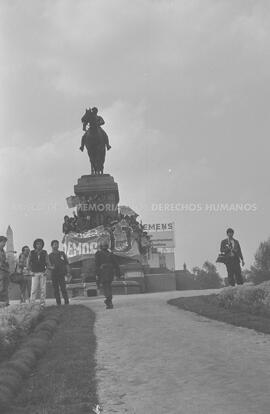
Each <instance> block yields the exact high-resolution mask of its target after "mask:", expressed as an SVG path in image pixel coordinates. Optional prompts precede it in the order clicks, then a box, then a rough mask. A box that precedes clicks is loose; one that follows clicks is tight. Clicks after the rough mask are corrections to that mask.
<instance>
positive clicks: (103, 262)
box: [95, 241, 120, 309]
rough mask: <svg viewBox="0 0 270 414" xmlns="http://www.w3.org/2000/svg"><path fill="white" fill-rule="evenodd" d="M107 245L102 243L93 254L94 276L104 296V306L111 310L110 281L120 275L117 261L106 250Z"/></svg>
mask: <svg viewBox="0 0 270 414" xmlns="http://www.w3.org/2000/svg"><path fill="white" fill-rule="evenodd" d="M108 248H109V244H108V243H107V242H105V241H104V242H102V243H101V245H100V250H98V251H97V252H96V254H95V265H96V276H97V285H98V287H99V286H100V283H101V284H102V286H103V293H104V296H105V298H106V299H105V301H104V303H105V305H106V308H107V309H112V308H113V304H112V281H113V278H114V275H115V274H116V275H117V276H118V275H119V273H120V270H119V266H118V263H117V259H116V257H115V256H114V254H113V253H112V252H110V251H109V250H108Z"/></svg>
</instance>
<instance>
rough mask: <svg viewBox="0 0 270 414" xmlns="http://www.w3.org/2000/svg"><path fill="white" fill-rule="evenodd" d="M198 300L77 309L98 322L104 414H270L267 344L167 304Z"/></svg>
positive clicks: (98, 301)
mask: <svg viewBox="0 0 270 414" xmlns="http://www.w3.org/2000/svg"><path fill="white" fill-rule="evenodd" d="M212 292H213V291H204V292H203V293H205V294H208V293H212ZM196 294H198V295H201V294H202V291H197V292H187V291H185V292H180V291H178V292H166V293H165V292H164V293H155V294H144V295H129V296H116V297H115V298H114V303H115V308H114V309H113V310H105V307H104V303H103V299H102V298H92V299H89V300H84V301H81V302H82V303H83V304H84V305H86V306H90V307H91V309H93V310H94V311H95V312H96V315H97V319H96V327H95V332H96V335H97V342H98V348H97V356H96V358H97V363H98V367H97V369H98V372H97V379H98V394H99V400H100V403H101V405H102V407H103V414H109V413H110V414H112V413H121V414H124V413H136V414H143V413H147V414H154V413H155V414H242V413H243V414H255V413H256V414H264V413H265V414H269V412H270V408H269V395H270V393H269V391H270V369H269V366H270V352H269V345H270V337H269V336H267V335H263V334H257V333H256V332H255V331H252V330H249V329H245V328H238V327H234V326H231V325H227V324H224V323H222V322H216V321H213V320H209V319H206V318H203V317H201V316H198V315H196V314H193V313H191V312H186V311H184V310H180V309H177V308H175V307H174V306H170V305H168V304H167V300H168V299H171V298H175V297H179V296H181V295H182V296H189V295H196ZM76 302H77V301H76Z"/></svg>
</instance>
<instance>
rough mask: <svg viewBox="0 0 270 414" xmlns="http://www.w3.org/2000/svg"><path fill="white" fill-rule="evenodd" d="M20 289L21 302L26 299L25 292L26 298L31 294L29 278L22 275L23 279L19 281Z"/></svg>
mask: <svg viewBox="0 0 270 414" xmlns="http://www.w3.org/2000/svg"><path fill="white" fill-rule="evenodd" d="M19 286H20V291H21V302H25V301H26V292H27V295H28V299H30V296H31V280H30V279H28V278H26V277H24V278H23V280H21V282H20V283H19Z"/></svg>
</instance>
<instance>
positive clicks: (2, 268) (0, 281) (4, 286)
mask: <svg viewBox="0 0 270 414" xmlns="http://www.w3.org/2000/svg"><path fill="white" fill-rule="evenodd" d="M6 242H7V238H6V237H5V236H0V302H2V303H4V305H5V306H8V305H9V297H8V285H9V265H8V262H7V257H6V252H5V250H4V248H5V245H6Z"/></svg>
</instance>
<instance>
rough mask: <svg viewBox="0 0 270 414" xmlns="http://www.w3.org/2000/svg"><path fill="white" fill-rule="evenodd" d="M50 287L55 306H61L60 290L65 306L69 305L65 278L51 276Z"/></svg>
mask: <svg viewBox="0 0 270 414" xmlns="http://www.w3.org/2000/svg"><path fill="white" fill-rule="evenodd" d="M52 285H53V290H54V296H55V299H56V303H57V305H61V297H60V289H61V293H62V296H63V299H64V301H65V304H66V305H67V304H68V303H69V300H68V293H67V289H66V281H65V276H61V275H57V276H52ZM59 288H60V289H59Z"/></svg>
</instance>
